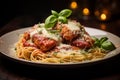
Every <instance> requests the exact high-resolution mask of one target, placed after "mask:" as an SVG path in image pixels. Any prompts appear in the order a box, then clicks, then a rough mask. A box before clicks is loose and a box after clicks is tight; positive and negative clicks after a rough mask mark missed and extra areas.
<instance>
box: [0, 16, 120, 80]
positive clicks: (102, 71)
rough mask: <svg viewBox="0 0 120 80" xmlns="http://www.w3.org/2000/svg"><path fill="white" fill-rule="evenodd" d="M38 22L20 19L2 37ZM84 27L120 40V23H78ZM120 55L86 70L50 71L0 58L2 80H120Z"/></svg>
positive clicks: (80, 68)
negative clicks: (99, 30) (114, 36)
mask: <svg viewBox="0 0 120 80" xmlns="http://www.w3.org/2000/svg"><path fill="white" fill-rule="evenodd" d="M39 21H41V22H42V21H44V20H42V19H38V17H35V16H31V15H29V16H20V17H16V18H14V19H13V20H11V21H10V22H9V23H8V24H6V25H5V26H4V27H2V28H1V29H0V36H1V35H3V34H5V33H7V32H10V31H12V30H15V29H20V28H24V27H29V26H33V25H34V24H36V23H38V22H39ZM79 21H80V22H81V24H83V25H85V26H88V27H92V28H97V29H102V30H105V31H108V32H111V33H113V34H115V35H117V36H119V37H120V20H115V21H108V22H101V21H96V20H79ZM119 68H120V55H117V56H115V57H113V58H111V59H109V60H106V61H103V62H100V63H97V64H91V65H88V66H84V67H75V68H74V67H72V68H49V66H48V67H46V68H45V67H36V66H32V65H31V66H30V65H26V64H22V63H19V62H15V61H13V60H11V59H8V58H6V57H5V56H3V55H2V54H0V80H41V79H67V80H68V79H74V80H75V79H81V80H85V79H88V80H120V69H119Z"/></svg>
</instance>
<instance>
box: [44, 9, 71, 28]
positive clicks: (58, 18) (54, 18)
mask: <svg viewBox="0 0 120 80" xmlns="http://www.w3.org/2000/svg"><path fill="white" fill-rule="evenodd" d="M51 13H52V15H50V16H48V17H47V18H46V20H45V28H52V27H54V26H55V24H56V23H57V22H61V23H67V21H68V20H67V17H69V16H70V15H71V13H72V11H71V10H70V9H64V10H61V11H60V12H59V13H58V12H56V11H54V10H51Z"/></svg>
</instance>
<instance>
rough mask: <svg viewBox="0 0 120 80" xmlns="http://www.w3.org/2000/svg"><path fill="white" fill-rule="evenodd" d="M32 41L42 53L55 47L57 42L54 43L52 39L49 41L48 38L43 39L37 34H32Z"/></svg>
mask: <svg viewBox="0 0 120 80" xmlns="http://www.w3.org/2000/svg"><path fill="white" fill-rule="evenodd" d="M32 41H33V43H34V44H35V45H37V46H38V48H40V49H41V51H43V52H46V51H49V50H50V49H52V48H53V47H55V46H56V44H57V41H55V40H53V39H49V38H46V37H43V36H41V35H39V34H34V35H33V36H32Z"/></svg>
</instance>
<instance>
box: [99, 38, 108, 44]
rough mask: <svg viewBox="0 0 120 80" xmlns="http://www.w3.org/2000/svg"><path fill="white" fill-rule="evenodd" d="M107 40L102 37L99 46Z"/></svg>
mask: <svg viewBox="0 0 120 80" xmlns="http://www.w3.org/2000/svg"><path fill="white" fill-rule="evenodd" d="M107 40H108V38H107V37H102V38H101V39H100V44H102V43H103V42H104V41H107Z"/></svg>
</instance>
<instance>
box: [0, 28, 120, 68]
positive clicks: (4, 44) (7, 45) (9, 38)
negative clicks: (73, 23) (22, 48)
mask: <svg viewBox="0 0 120 80" xmlns="http://www.w3.org/2000/svg"><path fill="white" fill-rule="evenodd" d="M28 28H30V27H28ZM28 28H23V29H19V30H15V31H12V32H9V33H6V34H4V35H3V36H1V37H0V52H1V53H2V54H3V55H4V56H5V57H8V58H10V59H12V60H14V61H18V62H21V63H25V64H30V65H35V66H46V65H49V66H70V65H79V66H81V65H84V64H88V63H89V64H92V63H95V62H99V61H103V60H106V59H109V58H111V57H113V56H116V55H118V54H119V53H120V38H119V37H118V36H116V35H114V34H112V33H109V32H106V31H102V30H99V29H95V28H88V27H85V29H86V31H87V32H88V33H89V34H90V35H91V36H96V37H98V38H100V37H103V36H107V37H108V38H109V40H110V41H112V42H113V43H114V44H115V46H116V47H117V49H115V50H114V51H111V52H110V53H108V55H106V56H105V57H104V58H102V59H98V60H93V61H84V62H79V63H67V64H66V63H63V64H53V63H48V64H47V63H37V62H32V61H28V60H23V59H19V58H17V57H16V56H15V54H16V53H15V51H14V48H15V46H14V44H15V43H16V42H17V41H18V39H19V35H20V34H22V33H24V32H25V31H26V30H28Z"/></svg>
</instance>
